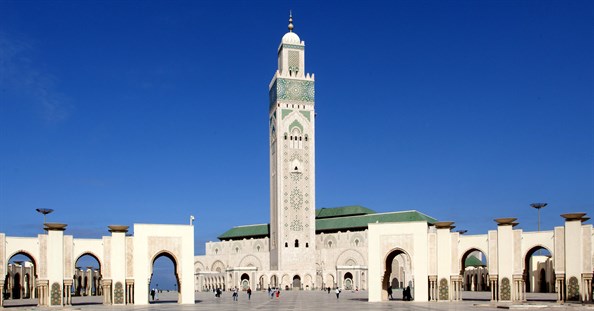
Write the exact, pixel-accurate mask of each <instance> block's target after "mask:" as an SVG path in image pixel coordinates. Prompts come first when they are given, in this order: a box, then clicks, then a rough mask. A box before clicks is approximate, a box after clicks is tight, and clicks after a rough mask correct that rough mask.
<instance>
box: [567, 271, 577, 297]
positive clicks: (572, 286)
mask: <svg viewBox="0 0 594 311" xmlns="http://www.w3.org/2000/svg"><path fill="white" fill-rule="evenodd" d="M567 300H568V301H579V300H580V285H579V284H578V279H577V278H576V277H575V276H572V277H570V278H569V282H568V284H567Z"/></svg>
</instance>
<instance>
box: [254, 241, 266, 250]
mask: <svg viewBox="0 0 594 311" xmlns="http://www.w3.org/2000/svg"><path fill="white" fill-rule="evenodd" d="M264 251H265V249H264V244H263V243H262V242H260V241H257V242H255V243H254V252H256V253H259V252H264Z"/></svg>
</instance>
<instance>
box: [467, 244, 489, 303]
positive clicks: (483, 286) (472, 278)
mask: <svg viewBox="0 0 594 311" xmlns="http://www.w3.org/2000/svg"><path fill="white" fill-rule="evenodd" d="M460 267H461V270H460V275H461V276H462V293H460V297H461V298H462V300H483V301H487V300H490V299H491V288H490V284H489V270H488V269H487V255H486V254H485V253H484V252H483V251H481V250H479V249H478V248H471V249H469V250H467V251H466V252H465V253H464V255H462V258H461V259H460Z"/></svg>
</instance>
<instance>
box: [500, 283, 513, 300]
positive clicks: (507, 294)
mask: <svg viewBox="0 0 594 311" xmlns="http://www.w3.org/2000/svg"><path fill="white" fill-rule="evenodd" d="M500 290H501V294H500V295H501V300H505V301H508V300H511V287H510V284H509V279H508V278H503V279H502V280H501V289H500Z"/></svg>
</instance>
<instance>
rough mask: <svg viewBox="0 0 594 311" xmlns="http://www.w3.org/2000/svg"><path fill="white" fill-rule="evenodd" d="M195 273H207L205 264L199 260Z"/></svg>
mask: <svg viewBox="0 0 594 311" xmlns="http://www.w3.org/2000/svg"><path fill="white" fill-rule="evenodd" d="M194 271H195V272H200V271H205V270H204V264H203V263H202V262H200V261H198V260H197V261H194Z"/></svg>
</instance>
